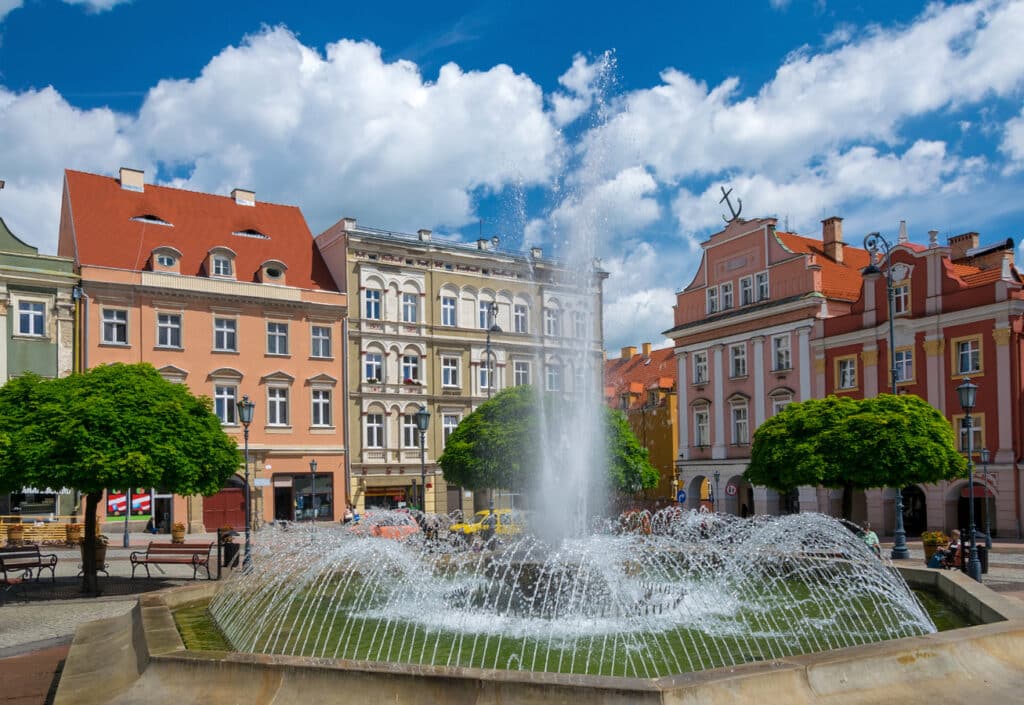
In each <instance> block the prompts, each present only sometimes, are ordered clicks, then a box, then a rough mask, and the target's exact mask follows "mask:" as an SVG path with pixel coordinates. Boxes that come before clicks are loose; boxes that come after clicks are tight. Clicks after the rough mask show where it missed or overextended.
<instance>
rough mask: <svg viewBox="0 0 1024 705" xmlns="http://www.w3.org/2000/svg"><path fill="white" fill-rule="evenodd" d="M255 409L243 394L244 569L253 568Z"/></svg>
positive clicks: (240, 417)
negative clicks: (251, 463) (252, 431)
mask: <svg viewBox="0 0 1024 705" xmlns="http://www.w3.org/2000/svg"><path fill="white" fill-rule="evenodd" d="M255 409H256V405H255V404H254V403H252V402H251V401H249V395H248V394H245V395H243V396H242V401H240V402H238V419H239V420H240V421H241V422H242V435H243V437H244V438H245V557H244V558H243V560H242V569H243V570H250V569H251V568H252V544H251V543H250V540H249V535H250V532H251V515H252V512H251V511H250V507H251V506H252V504H251V497H250V492H249V424H251V423H252V413H253V411H254V410H255Z"/></svg>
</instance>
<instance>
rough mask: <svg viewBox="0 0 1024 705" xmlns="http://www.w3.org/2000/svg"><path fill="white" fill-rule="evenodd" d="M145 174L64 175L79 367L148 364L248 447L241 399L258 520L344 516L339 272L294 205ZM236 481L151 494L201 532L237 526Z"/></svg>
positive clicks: (170, 515) (64, 225)
mask: <svg viewBox="0 0 1024 705" xmlns="http://www.w3.org/2000/svg"><path fill="white" fill-rule="evenodd" d="M143 176H144V175H143V173H142V172H141V171H136V170H133V169H121V171H120V174H119V177H118V178H110V177H106V176H99V175H96V174H86V173H82V172H77V171H70V170H69V171H67V172H65V178H64V194H63V201H62V213H61V223H60V242H59V248H58V251H59V252H60V254H61V255H63V256H66V257H71V258H73V259H74V261H75V266H76V268H77V270H78V271H79V273H80V275H81V284H82V292H83V296H82V297H81V298H80V299H79V302H78V306H79V308H78V319H77V320H78V326H77V331H76V335H77V359H76V361H75V362H76V369H87V368H90V367H94V366H96V365H100V364H104V363H114V362H124V363H135V362H149V363H151V364H152V365H153V366H154V367H156V368H157V369H158V370H159V371H160V372H161V374H163V375H164V377H166V378H167V379H170V380H173V381H177V382H182V383H184V384H187V385H188V386H189V388H190V389H191V390H192V391H193V392H194V393H196V394H201V395H204V396H208V397H210V398H212V399H213V400H214V409H215V411H216V413H217V414H218V416H220V418H221V421H222V423H223V425H224V430H225V431H226V432H227V433H229V434H231V435H233V436H237V438H238V440H239V445H241V443H242V426H241V425H240V423H239V419H238V414H237V408H236V405H237V402H238V401H239V400H240V399H241V398H242V396H243V395H247V396H248V397H249V398H250V399H251V400H252V401H253V402H255V404H256V407H255V414H254V419H253V423H252V425H251V426H250V443H249V448H250V459H251V468H252V472H251V473H250V476H251V477H253V478H254V479H256V478H258V479H259V485H258V486H256V487H254V490H255V491H254V514H255V515H256V516H257V517H258V518H262V519H263V520H265V521H270V520H273V519H298V520H301V519H310V518H312V517H313V516H314V509H313V507H315V508H316V509H315V513H316V516H317V518H319V519H321V520H329V519H333V518H336V517H339V516H341V514H342V513H343V511H344V502H345V498H346V497H347V496H348V490H347V487H346V473H345V444H344V441H343V433H342V430H343V429H344V428H345V423H344V411H345V405H344V403H342V399H343V385H344V381H343V374H344V372H343V371H344V369H345V368H344V359H343V358H344V345H343V339H342V321H343V319H344V318H345V316H346V313H347V304H346V294H345V282H344V271H345V270H344V261H341V262H327V261H325V260H324V258H323V257H322V256H321V254H320V251H319V250H318V248H317V247H316V246H315V244H314V242H313V237H312V234H311V233H310V231H309V227H308V226H307V225H306V221H305V218H304V217H303V215H302V212H301V211H300V210H299V209H298V208H297V207H295V206H285V205H276V204H272V203H265V202H260V201H257V200H256V197H255V194H254V193H253V192H251V191H246V190H243V189H235V190H234V191H232V193H231V196H216V195H212V194H206V193H196V192H191V191H185V190H181V189H175V188H168V187H163V186H154V185H152V184H146V183H145V182H144V178H143ZM336 277H341V280H337V279H336ZM313 460H316V461H317V470H316V487H315V498H314V488H313V486H312V483H311V479H312V476H311V473H310V462H311V461H313ZM242 473H243V469H242V468H241V467H240V468H239V475H238V476H236V477H234V478H233V479H232V482H231V483H229V486H228V487H226V488H225V489H224V490H223V491H222V492H221V493H220V494H218V495H215V496H214V497H211V498H206V500H205V501H204V500H203V499H202V498H198V497H197V498H184V497H173V496H170V495H165V496H163V497H161V496H160V495H161V494H163V493H162V492H161V488H154V489H155V490H156V495H157V498H158V499H157V501H156V505H155V513H156V515H157V517H158V519H160V520H164V519H166V520H168V521H167V523H168V524H169V523H170V522H174V521H182V522H185V523H186V524H187V525H188V526H189V530H191V531H202V530H204V528H205V530H208V531H212V530H214V529H216V528H218V527H220V526H224V525H233V526H234V527H235V528H236V529H237V528H240V527H241V526H242V525H243V524H244V520H245V512H244V504H243V502H242V496H243V487H244V481H243V480H242V479H241V477H242ZM339 505H340V506H339ZM137 528H139V529H141V526H139V527H137Z"/></svg>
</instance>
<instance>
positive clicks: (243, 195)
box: [231, 188, 256, 206]
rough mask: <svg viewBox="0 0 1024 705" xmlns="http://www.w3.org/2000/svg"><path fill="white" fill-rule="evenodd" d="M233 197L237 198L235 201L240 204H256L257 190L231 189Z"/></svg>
mask: <svg viewBox="0 0 1024 705" xmlns="http://www.w3.org/2000/svg"><path fill="white" fill-rule="evenodd" d="M231 197H232V198H233V199H235V203H237V204H238V205H240V206H255V205H256V192H255V191H247V190H246V189H244V188H236V189H231Z"/></svg>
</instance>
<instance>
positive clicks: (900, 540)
mask: <svg viewBox="0 0 1024 705" xmlns="http://www.w3.org/2000/svg"><path fill="white" fill-rule="evenodd" d="M864 249H865V250H867V251H868V254H869V258H868V266H867V267H865V268H864V269H863V270H861V274H862V275H863V276H864V277H874V276H877V275H879V274H881V273H882V272H881V270H879V269H878V266H877V265H876V264H875V261H876V260H877V259H878V253H879V251H881V252H882V254H883V255H884V257H885V290H886V292H887V294H888V298H889V377H890V382H891V384H892V393H893V394H894V395H895V394H896V393H897V391H898V390H897V389H896V382H897V379H898V378H897V375H896V325H895V322H894V321H895V318H896V289H895V288H893V285H892V262H891V261H890V254H891V251H892V245H890V244H889V241H888V240H886V239H885V238H884V237H882V235H881V233H868V234H867V236H866V237H865V238H864ZM890 556H891V557H892V558H900V559H905V558H910V548H908V547H907V532H906V530H905V529H904V528H903V488H902V487H897V488H896V530H895V531H894V532H893V544H892V553H891V554H890Z"/></svg>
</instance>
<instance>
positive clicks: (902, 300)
mask: <svg viewBox="0 0 1024 705" xmlns="http://www.w3.org/2000/svg"><path fill="white" fill-rule="evenodd" d="M892 308H893V311H895V312H896V315H897V316H899V315H902V314H906V313H909V312H910V282H909V281H903V282H899V283H897V284H894V285H893V287H892Z"/></svg>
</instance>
